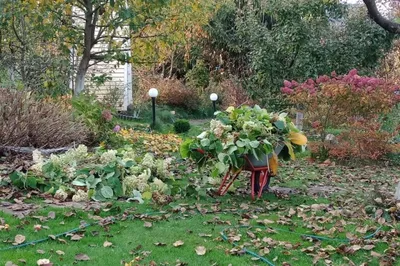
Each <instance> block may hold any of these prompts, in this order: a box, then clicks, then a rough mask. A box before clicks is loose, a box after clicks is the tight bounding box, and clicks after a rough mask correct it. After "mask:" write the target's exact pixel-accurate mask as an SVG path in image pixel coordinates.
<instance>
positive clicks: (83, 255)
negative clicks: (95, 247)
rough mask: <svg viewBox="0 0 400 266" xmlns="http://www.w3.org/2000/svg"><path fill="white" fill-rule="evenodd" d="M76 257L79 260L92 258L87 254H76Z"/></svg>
mask: <svg viewBox="0 0 400 266" xmlns="http://www.w3.org/2000/svg"><path fill="white" fill-rule="evenodd" d="M75 259H76V260H79V261H86V260H90V258H89V256H88V255H86V254H76V255H75Z"/></svg>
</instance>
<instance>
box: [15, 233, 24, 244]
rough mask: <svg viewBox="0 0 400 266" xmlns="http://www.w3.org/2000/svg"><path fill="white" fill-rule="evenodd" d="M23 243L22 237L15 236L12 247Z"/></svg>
mask: <svg viewBox="0 0 400 266" xmlns="http://www.w3.org/2000/svg"><path fill="white" fill-rule="evenodd" d="M24 242H25V236H24V235H16V236H15V238H14V243H13V245H14V246H16V245H19V244H22V243H24Z"/></svg>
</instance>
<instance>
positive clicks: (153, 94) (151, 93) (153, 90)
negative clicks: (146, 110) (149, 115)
mask: <svg viewBox="0 0 400 266" xmlns="http://www.w3.org/2000/svg"><path fill="white" fill-rule="evenodd" d="M149 96H150V97H151V103H152V108H153V124H152V128H154V127H155V125H156V97H157V96H158V90H157V89H156V88H151V89H150V90H149Z"/></svg>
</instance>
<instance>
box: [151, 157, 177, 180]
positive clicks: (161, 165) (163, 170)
mask: <svg viewBox="0 0 400 266" xmlns="http://www.w3.org/2000/svg"><path fill="white" fill-rule="evenodd" d="M171 163H172V158H170V157H169V158H167V159H164V160H163V159H157V160H156V161H155V163H154V168H155V169H154V170H155V172H156V175H157V176H158V177H159V178H161V179H166V178H169V177H171V176H173V174H172V173H171V172H170V171H169V167H170V165H171Z"/></svg>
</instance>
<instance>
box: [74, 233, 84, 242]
mask: <svg viewBox="0 0 400 266" xmlns="http://www.w3.org/2000/svg"><path fill="white" fill-rule="evenodd" d="M82 237H83V236H82V235H78V234H74V235H73V236H71V240H72V241H79V240H81V239H82Z"/></svg>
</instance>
